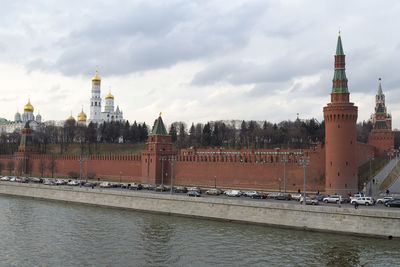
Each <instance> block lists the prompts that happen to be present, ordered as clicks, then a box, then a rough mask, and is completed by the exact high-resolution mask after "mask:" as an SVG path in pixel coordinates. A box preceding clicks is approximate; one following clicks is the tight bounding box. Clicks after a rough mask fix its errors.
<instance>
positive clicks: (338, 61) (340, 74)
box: [332, 31, 349, 93]
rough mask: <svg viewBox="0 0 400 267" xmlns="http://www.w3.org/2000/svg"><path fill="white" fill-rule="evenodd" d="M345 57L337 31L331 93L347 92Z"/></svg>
mask: <svg viewBox="0 0 400 267" xmlns="http://www.w3.org/2000/svg"><path fill="white" fill-rule="evenodd" d="M345 57H346V56H345V55H344V52H343V45H342V38H341V36H340V31H339V36H338V41H337V45H336V55H335V74H334V75H333V80H332V81H333V84H332V93H349V89H348V88H347V77H346V63H345Z"/></svg>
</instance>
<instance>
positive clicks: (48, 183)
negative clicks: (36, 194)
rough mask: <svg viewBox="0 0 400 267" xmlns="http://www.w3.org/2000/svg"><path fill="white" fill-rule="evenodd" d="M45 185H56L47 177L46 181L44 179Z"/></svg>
mask: <svg viewBox="0 0 400 267" xmlns="http://www.w3.org/2000/svg"><path fill="white" fill-rule="evenodd" d="M44 184H45V185H56V183H55V182H54V180H51V179H47V180H46V181H44Z"/></svg>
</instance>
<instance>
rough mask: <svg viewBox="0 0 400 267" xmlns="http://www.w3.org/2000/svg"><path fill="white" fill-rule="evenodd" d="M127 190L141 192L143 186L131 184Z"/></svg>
mask: <svg viewBox="0 0 400 267" xmlns="http://www.w3.org/2000/svg"><path fill="white" fill-rule="evenodd" d="M129 189H131V190H142V189H143V186H142V184H138V183H132V184H131V186H130V187H129Z"/></svg>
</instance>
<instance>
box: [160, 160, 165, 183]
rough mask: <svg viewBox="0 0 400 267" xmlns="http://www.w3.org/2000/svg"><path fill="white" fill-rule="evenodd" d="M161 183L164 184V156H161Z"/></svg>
mask: <svg viewBox="0 0 400 267" xmlns="http://www.w3.org/2000/svg"><path fill="white" fill-rule="evenodd" d="M160 160H161V185H162V186H164V161H165V160H166V158H165V157H161V158H160Z"/></svg>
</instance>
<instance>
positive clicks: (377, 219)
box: [0, 182, 400, 239]
mask: <svg viewBox="0 0 400 267" xmlns="http://www.w3.org/2000/svg"><path fill="white" fill-rule="evenodd" d="M0 194H2V195H10V196H20V197H28V198H36V199H45V200H52V201H61V202H66V203H77V204H85V205H91V206H100V207H106V208H119V209H130V210H137V211H142V212H150V213H158V214H164V215H174V216H182V217H192V218H201V219H210V220H218V221H229V222H238V223H245V224H256V225H268V226H273V227H279V228H286V229H298V230H308V231H318V232H329V233H339V234H352V235H358V236H370V237H371V236H372V237H380V238H395V239H398V238H400V212H399V211H398V210H393V209H390V210H389V209H388V210H377V209H362V208H360V209H357V210H356V209H354V208H339V207H332V206H329V207H327V206H302V205H296V204H294V203H286V202H282V203H272V202H261V201H260V202H258V201H257V202H256V201H248V200H244V199H219V198H193V197H188V196H185V195H166V194H154V193H146V192H136V191H119V190H107V189H91V188H84V187H82V188H79V187H57V186H46V185H41V184H17V183H10V182H0Z"/></svg>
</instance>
